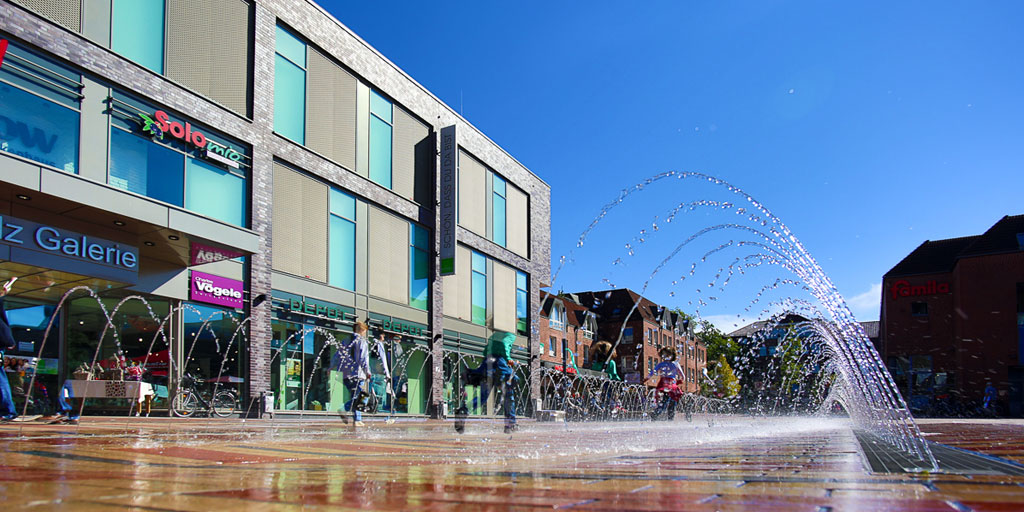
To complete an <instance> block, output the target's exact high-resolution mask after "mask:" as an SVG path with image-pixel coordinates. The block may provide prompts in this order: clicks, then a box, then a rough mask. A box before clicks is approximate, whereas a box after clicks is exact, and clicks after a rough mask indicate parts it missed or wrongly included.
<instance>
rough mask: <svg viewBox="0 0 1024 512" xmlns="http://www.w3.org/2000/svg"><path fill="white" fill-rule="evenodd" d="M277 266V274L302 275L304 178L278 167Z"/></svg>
mask: <svg viewBox="0 0 1024 512" xmlns="http://www.w3.org/2000/svg"><path fill="white" fill-rule="evenodd" d="M273 190H274V204H273V208H274V211H273V222H274V224H273V226H274V229H273V236H272V241H273V244H274V245H273V253H272V254H273V256H272V258H273V266H274V269H275V270H280V271H281V272H287V273H289V274H295V275H302V216H301V215H300V214H299V205H301V204H302V176H301V175H299V173H297V172H295V171H292V170H291V169H288V168H286V167H284V166H282V165H281V164H277V163H275V164H274V189H273Z"/></svg>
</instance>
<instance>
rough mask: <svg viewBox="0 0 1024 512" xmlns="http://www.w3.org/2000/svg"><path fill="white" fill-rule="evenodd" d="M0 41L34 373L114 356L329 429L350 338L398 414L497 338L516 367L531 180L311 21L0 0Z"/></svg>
mask: <svg viewBox="0 0 1024 512" xmlns="http://www.w3.org/2000/svg"><path fill="white" fill-rule="evenodd" d="M0 38H2V39H3V40H5V41H7V46H6V51H5V53H4V56H3V60H2V62H0V215H2V217H3V220H2V225H3V229H4V231H3V233H2V234H0V235H2V236H0V239H2V241H0V278H7V277H9V276H19V277H20V278H21V279H20V280H19V281H17V283H16V284H15V286H14V290H13V292H12V294H11V296H10V297H9V298H8V300H7V308H8V310H9V313H10V315H11V317H12V323H14V324H16V328H17V335H18V337H19V340H20V341H21V346H20V347H19V350H18V351H15V355H24V356H34V355H37V354H41V356H42V358H43V360H42V361H41V363H40V364H41V367H40V370H39V371H40V373H41V374H46V376H45V377H41V379H42V380H44V381H47V380H48V381H49V383H51V384H56V382H58V380H59V379H63V378H65V377H67V376H68V375H69V374H70V372H71V371H73V370H74V369H75V368H76V367H77V366H78V365H79V364H80V363H81V362H83V361H90V360H91V359H92V358H93V356H94V355H95V354H97V353H98V354H99V357H101V358H106V357H109V356H111V355H113V354H116V353H118V352H123V353H125V354H126V355H127V356H128V357H129V358H134V357H148V358H149V359H150V361H149V362H150V365H151V367H161V366H162V368H163V371H164V372H167V373H169V374H170V376H171V377H172V379H173V377H174V376H175V375H176V374H177V373H178V372H180V371H183V370H184V371H195V372H198V373H199V374H200V375H201V376H204V377H206V378H218V379H220V380H221V382H224V383H227V384H232V385H235V386H237V388H238V390H239V391H240V392H242V393H243V394H244V395H245V396H246V397H247V398H250V399H252V398H256V397H258V396H261V395H262V394H264V393H273V395H274V400H273V407H274V408H275V409H276V410H278V411H289V410H303V411H307V412H309V411H317V410H334V411H336V410H337V409H338V406H339V404H340V402H341V401H342V400H343V399H344V392H343V391H342V389H341V388H342V386H340V385H339V380H338V376H337V375H335V374H333V373H332V372H330V371H329V370H328V369H326V367H327V366H329V362H330V358H331V355H332V352H333V350H334V349H333V347H332V346H331V344H330V343H329V340H331V339H335V340H337V339H341V338H344V337H346V336H350V335H351V334H350V333H351V326H352V324H353V323H354V322H355V321H356V320H368V321H369V323H370V324H371V326H373V327H374V328H375V330H377V331H379V332H391V333H393V334H394V335H395V336H393V337H389V339H388V340H387V342H386V343H385V344H384V349H385V353H383V354H382V355H381V357H380V358H379V359H380V360H377V359H375V361H374V366H375V367H379V366H383V363H385V362H386V363H387V365H388V366H389V368H391V369H392V370H393V372H392V373H393V374H394V375H393V377H392V378H393V379H394V382H392V384H393V387H394V389H395V390H396V392H397V394H398V399H397V403H396V404H395V405H396V406H397V408H398V410H399V411H400V412H406V413H410V414H425V413H428V412H430V409H431V406H432V405H437V404H440V403H442V401H443V400H444V397H445V394H444V388H445V383H446V379H448V378H449V377H450V375H446V373H445V365H444V364H443V362H442V361H443V360H445V358H450V357H453V356H457V355H459V354H462V355H466V356H478V355H480V354H481V353H482V350H483V347H484V346H485V344H486V341H487V340H488V338H489V337H490V336H491V335H492V334H493V333H494V332H495V331H507V332H515V333H517V335H518V340H517V342H516V350H514V353H513V356H514V357H515V358H516V359H519V360H520V361H521V362H523V363H525V364H531V363H530V361H531V358H530V357H529V356H530V350H531V348H530V347H533V346H535V345H536V343H531V340H530V336H531V333H535V332H537V321H538V318H537V315H536V314H534V313H533V312H535V311H538V309H539V302H538V299H539V294H538V290H539V289H540V287H541V286H542V285H543V283H545V282H547V281H548V280H549V273H550V268H549V260H550V245H549V244H550V240H549V239H550V213H549V198H550V189H549V187H548V185H547V184H546V183H544V182H543V181H542V180H541V179H540V178H538V177H537V176H536V175H534V174H532V173H531V172H530V170H528V169H527V168H525V167H524V166H523V165H522V164H520V163H519V162H517V161H516V160H515V159H514V158H513V157H512V156H511V155H509V154H508V153H506V152H505V151H504V150H502V148H500V147H499V146H498V145H496V144H495V143H494V142H493V141H491V140H490V139H488V138H487V137H486V136H485V135H484V134H483V133H481V132H480V131H479V130H477V129H476V128H474V127H473V126H472V125H470V124H469V123H468V122H467V121H466V120H465V119H463V118H462V117H460V116H459V115H458V114H457V113H456V112H455V111H453V110H452V109H451V108H449V107H448V106H447V105H445V104H444V103H443V102H441V101H440V100H439V99H438V98H437V97H435V96H434V95H432V94H431V93H430V92H429V91H427V90H426V89H424V88H423V87H422V86H421V85H420V84H418V83H417V82H416V81H414V80H413V79H412V78H411V77H409V76H408V75H407V74H405V73H404V72H403V71H402V70H401V69H399V68H398V67H396V66H395V65H394V64H392V63H391V62H389V61H388V60H387V59H386V58H385V57H384V56H382V55H381V54H380V53H378V52H377V51H376V50H374V49H373V48H372V47H371V46H369V44H367V43H366V42H365V41H363V40H362V39H360V38H359V37H358V36H357V35H355V34H353V33H352V32H351V31H350V30H349V29H348V28H346V27H345V26H344V25H342V24H341V23H340V22H339V21H338V20H337V19H335V18H334V17H332V16H331V15H330V14H329V13H327V12H326V11H325V10H323V9H322V8H321V7H319V6H317V5H316V4H314V3H312V2H309V1H305V0H256V1H250V0H201V1H200V0H132V1H124V0H0ZM442 275H443V276H444V277H442ZM77 286H86V287H88V288H89V289H90V290H92V292H89V291H84V290H80V291H78V292H76V293H75V294H73V295H72V296H71V297H70V298H69V300H68V301H67V302H65V303H63V304H60V303H59V301H60V300H61V297H62V296H63V295H64V294H65V292H67V291H68V290H71V289H73V288H75V287H77ZM92 293H95V297H93V296H92ZM136 296H138V297H141V298H142V299H144V302H143V301H142V300H139V299H136V298H133V297H136ZM54 312H56V313H57V314H56V315H55V316H53V313H54ZM108 315H110V316H112V318H111V319H110V321H109V322H108V321H107V319H106V318H107V316H108ZM51 317H53V318H55V319H56V321H55V325H54V326H53V327H52V331H51V334H50V335H49V337H48V338H46V341H45V346H44V343H43V336H44V332H45V331H46V329H47V326H48V325H47V324H48V319H49V318H51ZM40 351H41V352H40ZM146 354H149V356H146ZM374 357H375V358H377V353H376V352H375V353H374ZM154 360H155V361H156V362H155V363H154ZM462 360H464V361H466V360H469V361H473V359H472V358H469V359H467V358H465V357H464V358H462ZM532 364H534V365H537V364H539V361H536V360H534V361H533V362H532ZM334 373H336V372H334Z"/></svg>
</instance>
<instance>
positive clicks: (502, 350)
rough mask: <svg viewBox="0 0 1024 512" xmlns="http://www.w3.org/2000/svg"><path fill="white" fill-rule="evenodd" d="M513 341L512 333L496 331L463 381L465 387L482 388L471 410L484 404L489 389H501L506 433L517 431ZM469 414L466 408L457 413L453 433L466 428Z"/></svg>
mask: <svg viewBox="0 0 1024 512" xmlns="http://www.w3.org/2000/svg"><path fill="white" fill-rule="evenodd" d="M515 341H516V335H515V334H512V333H510V332H502V331H497V332H495V333H494V335H493V336H491V341H490V343H488V344H487V350H486V351H485V352H484V361H483V363H481V364H480V366H478V367H477V368H475V369H473V370H469V371H467V372H466V378H465V382H466V384H468V385H470V386H481V389H480V398H479V400H480V401H479V402H477V399H476V398H474V399H473V408H474V409H475V408H476V407H477V406H478V405H482V404H486V403H487V397H488V396H489V395H490V393H491V388H492V387H494V386H501V392H502V396H503V397H504V399H505V400H504V402H505V403H504V407H503V409H504V410H505V433H506V434H510V433H512V432H513V431H515V430H518V426H517V425H516V397H515V388H516V383H518V382H519V377H516V374H515V370H514V369H513V365H515V362H514V361H513V360H512V345H514V344H515ZM468 412H469V411H468V410H466V406H465V405H463V406H462V407H460V408H459V410H458V411H457V412H456V417H457V420H456V422H455V430H456V431H458V432H460V433H461V432H462V431H463V430H464V429H465V417H466V415H467V414H468Z"/></svg>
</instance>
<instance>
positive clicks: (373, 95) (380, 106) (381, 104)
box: [370, 91, 394, 124]
mask: <svg viewBox="0 0 1024 512" xmlns="http://www.w3.org/2000/svg"><path fill="white" fill-rule="evenodd" d="M391 110H392V106H391V101H389V100H388V99H387V98H385V97H384V96H381V95H380V94H378V93H377V91H370V113H371V114H373V115H375V116H377V117H379V118H381V120H383V121H385V122H387V123H388V124H391V123H393V122H394V121H393V120H392V118H391V114H392V112H391Z"/></svg>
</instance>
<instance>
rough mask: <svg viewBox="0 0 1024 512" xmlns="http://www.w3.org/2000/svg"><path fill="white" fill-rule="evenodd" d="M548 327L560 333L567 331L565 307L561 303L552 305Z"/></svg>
mask: <svg viewBox="0 0 1024 512" xmlns="http://www.w3.org/2000/svg"><path fill="white" fill-rule="evenodd" d="M548 326H549V327H551V328H552V329H557V330H559V331H564V330H565V306H564V305H563V304H562V303H561V302H555V303H554V304H552V306H551V318H549V319H548Z"/></svg>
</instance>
